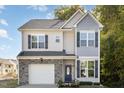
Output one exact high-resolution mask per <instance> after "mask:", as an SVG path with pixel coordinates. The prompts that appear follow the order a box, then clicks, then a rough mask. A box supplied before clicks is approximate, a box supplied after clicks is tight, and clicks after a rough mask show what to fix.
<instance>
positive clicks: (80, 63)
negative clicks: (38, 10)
mask: <svg viewBox="0 0 124 93" xmlns="http://www.w3.org/2000/svg"><path fill="white" fill-rule="evenodd" d="M102 27H103V26H102V24H101V23H100V22H99V21H98V20H97V19H96V18H95V17H94V16H93V15H92V14H91V13H90V12H89V11H88V12H87V13H83V12H82V11H81V10H78V11H76V13H74V14H73V15H72V16H71V17H70V18H69V19H68V20H66V21H63V20H57V19H32V20H30V21H29V22H27V23H25V24H24V25H23V26H21V27H20V28H19V31H20V32H21V34H22V51H21V52H20V53H19V55H18V56H17V59H18V61H19V83H20V84H21V85H22V84H56V83H57V82H58V81H59V80H62V81H64V82H72V80H79V81H83V82H100V30H101V29H102Z"/></svg>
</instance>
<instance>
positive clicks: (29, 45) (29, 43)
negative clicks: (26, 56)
mask: <svg viewBox="0 0 124 93" xmlns="http://www.w3.org/2000/svg"><path fill="white" fill-rule="evenodd" d="M28 49H31V35H28Z"/></svg>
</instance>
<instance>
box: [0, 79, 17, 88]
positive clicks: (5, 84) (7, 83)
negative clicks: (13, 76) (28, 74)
mask: <svg viewBox="0 0 124 93" xmlns="http://www.w3.org/2000/svg"><path fill="white" fill-rule="evenodd" d="M17 86H18V80H1V81H0V88H16V87H17Z"/></svg>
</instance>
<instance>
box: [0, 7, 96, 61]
mask: <svg viewBox="0 0 124 93" xmlns="http://www.w3.org/2000/svg"><path fill="white" fill-rule="evenodd" d="M57 7H59V6H57V5H48V6H45V5H41V6H29V5H8V6H0V58H5V59H16V56H17V55H18V53H19V52H20V51H21V46H22V44H21V33H20V32H19V31H18V28H19V27H20V26H22V25H23V24H24V23H26V22H27V21H29V20H30V19H53V18H54V9H56V8H57ZM83 7H84V9H85V11H87V10H89V11H92V9H93V8H95V6H93V5H86V6H83Z"/></svg>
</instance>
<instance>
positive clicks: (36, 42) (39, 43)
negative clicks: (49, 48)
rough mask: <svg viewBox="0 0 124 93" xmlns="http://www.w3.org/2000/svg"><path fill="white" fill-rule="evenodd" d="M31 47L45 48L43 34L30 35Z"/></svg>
mask: <svg viewBox="0 0 124 93" xmlns="http://www.w3.org/2000/svg"><path fill="white" fill-rule="evenodd" d="M31 45H32V46H31V48H32V49H37V48H45V35H31Z"/></svg>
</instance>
